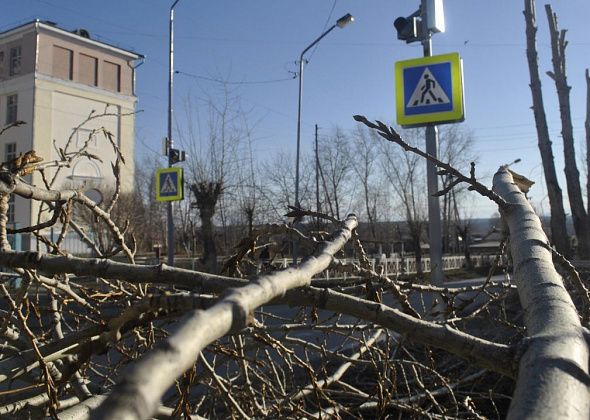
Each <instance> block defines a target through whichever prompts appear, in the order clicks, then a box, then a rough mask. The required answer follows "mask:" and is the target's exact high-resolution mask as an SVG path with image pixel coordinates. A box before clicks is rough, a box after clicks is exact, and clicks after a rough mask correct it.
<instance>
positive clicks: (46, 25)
mask: <svg viewBox="0 0 590 420" xmlns="http://www.w3.org/2000/svg"><path fill="white" fill-rule="evenodd" d="M30 28H42V29H44V30H47V31H49V32H56V33H59V34H60V35H62V36H66V37H69V38H73V39H75V40H77V41H83V42H86V43H89V44H93V45H95V46H97V47H99V48H104V49H106V50H109V51H112V52H116V53H118V54H121V55H124V56H127V57H129V58H131V59H134V60H137V59H141V58H144V56H143V55H142V54H139V53H137V52H135V51H131V50H128V49H124V48H121V47H117V46H115V45H111V44H108V43H106V42H102V41H97V40H95V39H92V38H91V37H90V34H89V33H88V31H86V30H85V29H76V30H74V31H68V30H66V29H63V28H60V27H59V26H57V24H56V23H55V22H50V21H43V20H40V19H35V20H32V21H30V22H26V23H23V24H22V25H19V26H15V27H14V28H11V29H8V30H6V31H4V32H0V39H1V38H5V37H7V36H10V35H14V34H16V33H18V32H24V31H27V30H28V29H30Z"/></svg>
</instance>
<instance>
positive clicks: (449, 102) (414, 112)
mask: <svg viewBox="0 0 590 420" xmlns="http://www.w3.org/2000/svg"><path fill="white" fill-rule="evenodd" d="M395 90H396V92H395V100H396V109H397V123H398V124H399V125H401V126H405V127H408V126H409V127H417V126H421V125H426V124H432V123H439V124H442V123H450V122H458V121H463V120H464V119H465V110H464V101H463V63H462V60H461V58H460V57H459V54H458V53H450V54H442V55H435V56H432V57H423V58H416V59H412V60H404V61H398V62H397V63H395Z"/></svg>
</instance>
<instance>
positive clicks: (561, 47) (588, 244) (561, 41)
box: [545, 4, 590, 259]
mask: <svg viewBox="0 0 590 420" xmlns="http://www.w3.org/2000/svg"><path fill="white" fill-rule="evenodd" d="M545 11H546V13H547V20H548V21H549V32H550V34H551V55H552V62H553V72H547V74H548V75H549V77H551V78H552V79H553V81H554V82H555V87H556V89H557V98H558V100H559V114H560V117H561V135H562V138H563V157H564V161H565V169H564V172H565V180H566V182H567V195H568V197H569V202H570V208H571V211H572V219H573V222H574V229H575V231H576V237H577V238H578V257H580V258H583V259H588V258H589V257H590V236H589V232H588V217H587V214H586V209H585V207H584V199H583V198H582V189H581V188H580V172H579V171H578V165H577V163H576V151H575V146H574V129H573V126H572V116H571V111H570V90H571V87H570V86H568V84H567V77H566V74H565V48H566V46H567V41H566V40H565V33H566V31H565V30H562V31H561V32H560V31H559V29H558V27H557V16H556V14H555V13H553V11H552V9H551V5H549V4H547V5H545Z"/></svg>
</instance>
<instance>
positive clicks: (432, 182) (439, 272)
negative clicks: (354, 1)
mask: <svg viewBox="0 0 590 420" xmlns="http://www.w3.org/2000/svg"><path fill="white" fill-rule="evenodd" d="M421 10H422V14H423V16H422V30H423V35H424V37H423V39H422V46H423V47H424V57H431V56H432V38H431V32H430V29H429V28H428V24H427V21H428V16H426V13H427V8H426V0H422V7H421ZM437 149H438V127H437V126H436V124H432V123H431V124H428V125H426V153H428V154H429V155H431V156H433V157H435V158H438V150H437ZM436 172H437V170H436V166H435V165H434V164H433V163H432V162H430V161H426V180H427V187H428V233H429V235H428V236H429V242H430V247H429V250H430V281H431V283H432V284H434V285H436V286H442V284H443V278H444V277H443V264H442V240H441V238H442V230H441V223H440V203H439V200H438V196H435V195H434V194H435V193H437V192H438V176H437V174H436Z"/></svg>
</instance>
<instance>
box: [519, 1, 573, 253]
mask: <svg viewBox="0 0 590 420" xmlns="http://www.w3.org/2000/svg"><path fill="white" fill-rule="evenodd" d="M524 20H525V24H526V44H527V49H526V55H527V61H528V67H529V75H530V79H531V83H530V87H531V93H532V99H533V106H532V110H533V114H534V117H535V126H536V128H537V137H538V145H539V152H540V153H541V161H542V163H543V172H544V174H545V183H546V185H547V195H548V196H549V206H550V208H551V239H552V241H553V243H554V244H555V247H556V248H557V250H558V251H559V252H560V253H561V254H563V255H565V256H568V257H569V256H571V249H570V244H569V240H568V237H567V228H566V221H565V210H564V208H563V195H562V193H561V188H560V187H559V182H558V180H557V173H556V171H555V161H554V158H553V149H552V148H551V139H550V137H549V128H548V126H547V117H546V115H545V108H544V104H543V92H542V90H541V79H540V77H539V63H538V54H537V46H536V35H537V18H536V12H535V0H524Z"/></svg>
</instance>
